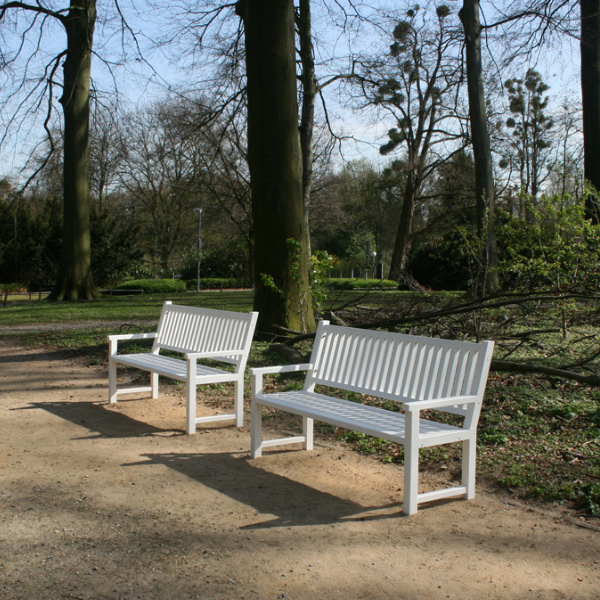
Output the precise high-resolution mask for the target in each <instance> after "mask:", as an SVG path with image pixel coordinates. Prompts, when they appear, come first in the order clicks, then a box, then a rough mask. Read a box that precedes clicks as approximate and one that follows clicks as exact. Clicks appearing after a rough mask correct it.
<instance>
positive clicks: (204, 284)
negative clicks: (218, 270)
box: [185, 277, 246, 290]
mask: <svg viewBox="0 0 600 600" xmlns="http://www.w3.org/2000/svg"><path fill="white" fill-rule="evenodd" d="M185 285H186V286H187V289H188V290H195V289H196V288H197V285H198V280H197V279H186V281H185ZM242 287H246V286H245V285H244V280H243V279H236V278H235V277H202V278H201V279H200V289H202V290H220V289H221V288H225V289H232V288H234V289H235V288H242Z"/></svg>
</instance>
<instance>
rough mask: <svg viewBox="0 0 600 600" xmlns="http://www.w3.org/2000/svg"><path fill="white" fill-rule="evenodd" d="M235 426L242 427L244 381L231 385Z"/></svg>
mask: <svg viewBox="0 0 600 600" xmlns="http://www.w3.org/2000/svg"><path fill="white" fill-rule="evenodd" d="M233 395H234V407H233V410H234V412H235V426H236V427H243V426H244V380H243V379H242V380H241V381H235V382H234V384H233Z"/></svg>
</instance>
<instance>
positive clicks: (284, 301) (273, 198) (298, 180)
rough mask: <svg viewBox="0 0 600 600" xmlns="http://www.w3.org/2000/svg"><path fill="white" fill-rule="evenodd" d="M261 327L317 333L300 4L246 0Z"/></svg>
mask: <svg viewBox="0 0 600 600" xmlns="http://www.w3.org/2000/svg"><path fill="white" fill-rule="evenodd" d="M236 11H237V14H238V15H239V16H241V17H242V20H243V22H244V30H245V42H246V71H247V76H248V83H247V90H248V162H249V165H250V178H251V189H252V218H253V223H254V273H255V282H256V292H255V297H254V309H255V310H257V311H259V313H260V314H259V320H258V327H259V329H260V330H262V331H271V330H272V327H273V325H280V326H283V327H287V328H289V329H294V330H297V331H309V330H312V329H314V328H315V321H314V315H313V310H312V300H311V295H310V288H309V283H308V254H307V249H306V239H307V237H306V236H307V232H306V230H305V221H304V209H303V203H302V157H301V151H300V138H299V135H298V105H297V85H296V62H295V43H294V42H295V40H294V35H295V34H294V6H293V3H292V0H269V1H267V0H240V2H238V3H237V4H236Z"/></svg>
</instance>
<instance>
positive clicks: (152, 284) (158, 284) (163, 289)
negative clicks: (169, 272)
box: [116, 279, 186, 294]
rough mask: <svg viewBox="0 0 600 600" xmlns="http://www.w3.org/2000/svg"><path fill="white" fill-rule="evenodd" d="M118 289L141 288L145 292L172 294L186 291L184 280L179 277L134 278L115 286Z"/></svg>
mask: <svg viewBox="0 0 600 600" xmlns="http://www.w3.org/2000/svg"><path fill="white" fill-rule="evenodd" d="M116 289H118V290H123V289H126V290H130V289H137V290H139V289H141V290H143V291H144V293H145V294H173V293H180V292H185V291H186V286H185V281H181V280H180V279H134V280H132V281H124V282H123V283H120V284H119V285H117V286H116Z"/></svg>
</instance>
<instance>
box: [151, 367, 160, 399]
mask: <svg viewBox="0 0 600 600" xmlns="http://www.w3.org/2000/svg"><path fill="white" fill-rule="evenodd" d="M150 386H151V387H152V399H153V400H156V399H157V398H158V373H151V374H150Z"/></svg>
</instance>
